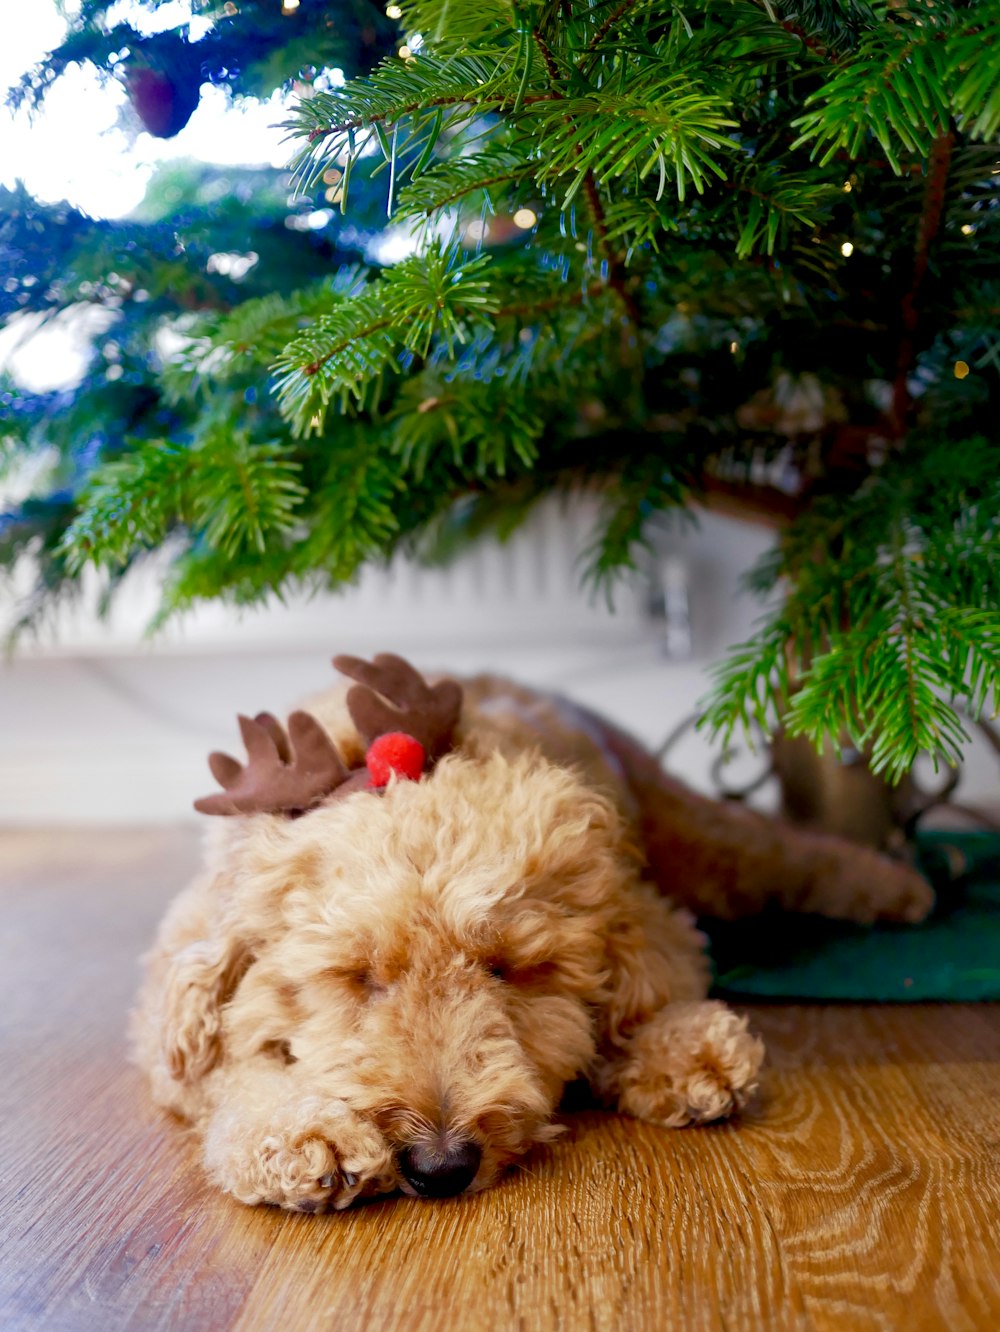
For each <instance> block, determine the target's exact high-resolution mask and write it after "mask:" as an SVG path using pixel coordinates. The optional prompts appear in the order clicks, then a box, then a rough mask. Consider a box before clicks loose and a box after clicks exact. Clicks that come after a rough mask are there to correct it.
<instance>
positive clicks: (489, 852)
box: [133, 656, 931, 1211]
mask: <svg viewBox="0 0 1000 1332" xmlns="http://www.w3.org/2000/svg"><path fill="white" fill-rule="evenodd" d="M338 664H339V665H340V666H341V669H343V670H345V671H346V672H347V673H349V674H351V675H353V676H354V677H355V679H358V680H360V681H361V682H362V684H361V686H360V687H359V686H355V688H354V690H352V691H351V695H350V696H349V697H348V696H346V694H345V691H344V690H338V691H333V692H331V693H330V694H328V695H326V696H323V697H321V698H319V699H316V700H314V701H313V702H312V703H311V705H310V708H309V713H308V714H303V713H297V714H293V717H292V719H291V721H290V723H289V728H288V735H287V736H286V735H285V733H284V732H283V731H282V729H281V728H280V727H279V726H278V725H277V723H276V722H275V721H274V719H273V718H270V717H268V716H267V715H266V714H262V716H261V717H260V718H258V719H257V721H256V722H246V720H245V719H244V722H243V728H244V737H245V739H246V740H247V746H248V751H249V754H250V760H249V762H248V764H247V765H246V767H245V768H241V766H240V765H239V764H238V763H236V761H235V760H233V759H228V758H226V757H225V756H222V755H213V758H212V766H213V771H214V772H215V774H216V776H217V777H218V778H219V780H220V782H221V783H222V784H223V786H224V787H225V788H226V790H225V791H224V792H220V793H219V794H217V795H216V796H213V797H209V798H207V799H206V800H204V801H201V802H199V806H200V807H201V808H203V809H206V810H208V811H209V812H214V813H227V814H230V815H233V816H234V817H230V818H227V819H225V820H224V822H223V823H222V824H221V825H220V826H219V828H218V829H217V831H216V835H215V836H214V838H213V839H212V841H211V842H210V845H209V848H208V864H207V868H206V870H205V872H204V874H203V875H201V876H200V877H199V878H198V879H197V880H196V881H195V882H194V883H193V884H192V885H191V886H190V887H189V888H188V889H187V890H186V891H185V892H183V893H182V894H181V896H180V897H179V898H177V900H176V901H175V902H174V903H173V905H172V907H171V908H170V910H169V912H168V914H167V916H166V918H165V920H164V921H163V924H162V926H161V928H160V931H159V935H158V938H157V942H156V945H155V947H154V949H153V951H152V953H151V955H150V956H149V958H148V969H147V976H146V981H145V984H144V987H143V990H142V993H141V996H140V1001H139V1005H138V1009H137V1011H136V1013H135V1015H134V1018H133V1039H134V1047H135V1051H136V1057H137V1059H138V1061H139V1063H140V1064H141V1065H142V1067H143V1068H144V1069H145V1070H146V1071H147V1073H148V1075H149V1077H150V1079H151V1083H152V1088H153V1093H154V1096H155V1098H156V1100H157V1101H158V1102H159V1104H161V1105H163V1106H165V1107H167V1108H168V1109H170V1110H173V1111H175V1112H177V1113H178V1114H180V1115H182V1116H184V1117H185V1118H186V1119H188V1120H190V1121H192V1123H193V1124H194V1125H195V1126H196V1128H197V1129H198V1131H199V1133H200V1135H201V1141H202V1144H203V1155H204V1162H205V1166H206V1168H207V1170H208V1173H209V1175H210V1176H211V1178H212V1179H213V1180H214V1181H215V1182H216V1183H217V1184H218V1185H219V1186H220V1187H221V1188H223V1189H225V1190H227V1191H228V1192H230V1193H232V1194H233V1195H235V1197H237V1198H239V1199H241V1200H242V1201H243V1202H247V1203H260V1202H267V1203H276V1204H279V1205H281V1206H284V1207H289V1208H294V1209H297V1210H300V1211H318V1210H322V1209H325V1208H342V1207H346V1206H347V1205H348V1204H349V1203H350V1202H352V1201H353V1200H354V1199H355V1198H357V1197H360V1196H363V1195H370V1194H373V1193H379V1192H385V1191H388V1190H392V1189H396V1188H401V1189H402V1190H403V1191H404V1192H407V1193H411V1194H417V1195H420V1196H430V1197H441V1196H447V1195H452V1194H457V1193H461V1192H464V1191H470V1192H471V1191H474V1190H478V1189H483V1188H486V1187H487V1186H489V1185H490V1184H492V1183H493V1182H494V1181H495V1180H496V1178H497V1176H498V1173H499V1172H500V1171H501V1170H502V1168H503V1167H504V1166H506V1165H507V1164H508V1163H509V1162H511V1161H513V1160H514V1159H515V1158H517V1157H519V1156H521V1155H522V1154H523V1153H525V1152H526V1151H527V1150H528V1149H529V1148H530V1147H532V1145H533V1144H535V1143H541V1142H545V1141H547V1140H549V1139H550V1138H551V1137H552V1136H553V1135H554V1133H555V1132H557V1130H556V1129H555V1128H554V1127H553V1125H552V1116H553V1113H554V1111H555V1109H556V1107H557V1105H558V1104H559V1101H560V1097H561V1095H562V1092H563V1089H564V1087H565V1085H566V1084H567V1082H569V1081H571V1080H573V1079H576V1078H579V1077H581V1076H582V1077H586V1078H587V1079H589V1081H590V1083H591V1085H592V1087H593V1088H594V1089H595V1091H596V1092H597V1093H598V1095H599V1096H600V1098H601V1099H602V1101H603V1102H604V1103H606V1104H608V1105H610V1106H614V1107H616V1108H617V1109H619V1110H621V1111H623V1112H624V1113H626V1114H632V1115H636V1116H639V1117H641V1118H643V1119H648V1120H652V1121H653V1122H655V1123H659V1124H663V1125H667V1126H671V1127H673V1126H680V1125H684V1124H689V1123H702V1122H705V1121H708V1120H713V1119H718V1118H720V1117H721V1116H725V1115H727V1114H729V1113H731V1112H732V1111H733V1110H734V1109H737V1108H739V1107H740V1106H741V1105H743V1104H744V1103H745V1101H746V1100H747V1098H748V1097H749V1096H750V1095H751V1093H752V1092H753V1090H754V1089H755V1087H756V1086H757V1080H758V1072H759V1069H760V1065H761V1060H762V1058H763V1053H764V1051H763V1046H762V1044H761V1042H760V1041H759V1040H758V1039H757V1038H756V1037H755V1036H753V1035H752V1034H751V1033H750V1032H749V1031H748V1030H747V1020H746V1019H745V1018H742V1017H739V1016H737V1015H736V1014H735V1013H734V1012H732V1011H731V1010H730V1009H728V1008H727V1007H726V1006H725V1005H724V1004H722V1003H719V1002H714V1001H710V1000H707V999H706V997H705V996H706V993H707V988H708V981H709V969H708V964H707V960H706V956H705V949H704V943H705V941H704V937H703V936H702V935H701V934H700V933H699V932H698V930H697V929H696V928H695V924H694V917H693V915H692V911H700V912H708V913H711V914H714V915H721V916H735V915H740V914H744V913H747V912H751V911H757V910H759V909H760V908H761V907H763V906H764V905H765V904H766V903H768V902H771V901H776V902H778V903H781V904H783V905H784V906H786V907H789V908H791V909H793V910H801V911H813V912H822V913H824V914H826V915H829V916H838V917H843V918H848V919H852V920H860V921H870V920H874V919H876V918H882V919H893V920H917V919H919V918H921V917H922V916H923V915H925V914H926V912H927V911H928V909H929V908H930V905H931V894H930V890H929V888H928V887H927V885H926V884H925V883H924V881H923V880H922V879H921V878H919V877H918V876H917V875H916V874H914V873H913V872H911V871H910V870H908V869H907V868H905V867H903V866H901V865H898V864H895V863H893V862H890V861H888V860H885V859H883V858H882V857H880V856H877V855H875V854H873V853H871V852H867V851H864V850H861V849H858V848H857V847H849V846H848V845H846V844H845V843H842V842H839V841H837V840H835V839H832V838H824V837H820V836H815V835H807V834H803V833H800V832H797V831H793V830H791V829H788V828H783V827H781V826H780V825H778V824H777V823H774V822H772V821H770V820H767V819H765V818H763V817H760V816H758V815H755V814H752V813H750V812H748V811H746V810H743V809H740V808H735V807H733V806H730V805H721V804H717V803H715V802H713V801H710V800H706V799H703V798H702V797H700V796H697V795H695V794H693V793H692V792H690V791H688V790H686V789H685V788H684V787H683V786H681V785H680V784H679V783H676V782H673V781H671V780H670V779H668V778H667V777H665V776H664V774H663V773H662V771H661V770H660V768H659V766H658V765H657V764H656V763H655V761H654V760H653V759H652V758H651V757H650V756H649V755H648V754H646V753H645V752H644V751H643V750H642V749H641V747H640V746H639V745H638V744H637V743H636V742H634V741H632V740H630V739H629V738H628V737H627V736H625V735H623V734H622V733H621V732H619V731H617V730H616V729H615V728H613V727H611V726H609V725H608V724H606V723H605V722H603V721H601V720H600V719H598V718H596V717H594V716H593V715H591V714H589V713H586V712H584V711H582V710H580V709H578V708H575V707H573V706H572V705H571V704H568V703H567V702H566V701H564V700H560V699H557V698H551V697H544V696H542V695H539V694H537V693H534V692H531V691H529V690H526V689H523V688H520V687H518V686H515V685H512V684H510V683H508V682H505V681H502V680H498V679H492V678H487V677H480V678H478V679H475V680H472V681H467V682H466V683H465V686H464V697H463V695H462V692H461V691H459V689H458V688H457V687H456V686H455V685H454V684H449V683H446V684H442V685H439V686H437V687H436V688H437V689H438V690H439V691H441V693H440V694H439V695H438V694H435V692H434V690H430V689H428V688H427V686H426V685H424V682H423V681H422V680H420V678H419V677H417V676H416V675H415V672H412V670H411V669H410V668H408V667H406V665H405V663H402V662H400V661H399V659H398V658H392V657H388V656H385V657H380V658H376V663H375V665H369V664H367V663H363V662H358V661H357V660H355V659H351V658H343V659H338ZM407 672H408V674H407ZM387 700H388V701H387ZM428 700H431V702H432V703H433V706H427V707H425V706H424V705H425V704H427V703H428ZM439 705H440V706H439ZM400 708H401V709H402V711H400V710H399V709H400ZM421 708H424V712H425V713H426V714H427V715H426V716H422V717H421V716H418V714H419V713H420V712H421ZM459 708H460V715H459ZM408 709H409V710H408ZM435 709H436V711H435ZM430 714H434V715H433V716H431V715H430ZM394 718H395V719H401V720H402V721H403V722H404V723H406V725H405V726H400V727H399V729H400V730H404V729H405V730H406V731H408V732H409V736H395V737H393V736H385V732H386V731H389V730H392V729H393V719H394ZM317 722H318V723H319V725H317ZM435 728H436V729H435ZM373 736H374V737H375V738H376V743H375V744H371V745H370V747H369V744H370V742H371V741H372V739H373ZM379 737H382V738H381V739H379ZM331 739H332V741H333V742H334V743H331ZM449 744H450V745H451V752H445V751H446V750H447V749H448V747H449ZM380 745H381V746H382V750H383V751H386V752H388V760H387V761H388V770H387V772H386V773H384V774H383V775H382V776H381V777H377V776H376V766H377V765H376V758H377V757H378V755H377V754H376V752H375V751H376V750H378V749H379V746H380ZM400 746H402V749H400ZM413 746H417V751H416V752H418V753H419V756H420V758H424V757H426V759H427V765H428V767H429V768H430V770H429V771H427V772H426V773H425V775H423V776H420V777H419V780H407V777H408V776H409V777H411V778H412V777H414V776H419V770H420V763H419V760H418V764H417V772H412V771H409V770H408V767H407V765H408V763H409V762H410V760H409V759H408V758H407V754H408V753H409V752H410V750H411V749H412V748H413ZM404 751H406V752H404ZM401 754H402V757H400V755H401ZM366 757H367V761H368V766H367V767H365V766H364V765H365V760H366ZM384 758H385V754H384V753H383V759H384ZM435 760H436V766H432V765H434V764H435ZM411 766H412V765H411ZM373 783H375V784H374V785H373ZM299 814H303V817H295V816H296V815H299Z"/></svg>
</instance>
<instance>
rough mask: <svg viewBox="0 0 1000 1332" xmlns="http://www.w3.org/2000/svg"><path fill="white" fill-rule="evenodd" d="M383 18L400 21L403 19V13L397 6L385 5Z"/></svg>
mask: <svg viewBox="0 0 1000 1332" xmlns="http://www.w3.org/2000/svg"><path fill="white" fill-rule="evenodd" d="M385 16H386V18H391V19H401V18H402V17H403V11H402V10H401V9H400V7H399V5H386V7H385Z"/></svg>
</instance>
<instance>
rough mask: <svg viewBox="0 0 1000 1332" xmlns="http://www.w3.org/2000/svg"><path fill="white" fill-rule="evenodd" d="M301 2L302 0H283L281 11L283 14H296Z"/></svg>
mask: <svg viewBox="0 0 1000 1332" xmlns="http://www.w3.org/2000/svg"><path fill="white" fill-rule="evenodd" d="M300 3H301V0H281V12H282V13H283V14H294V13H295V11H296V10H297V9H298V7H299V4H300Z"/></svg>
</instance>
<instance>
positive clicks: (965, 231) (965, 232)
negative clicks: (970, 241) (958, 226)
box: [962, 222, 976, 236]
mask: <svg viewBox="0 0 1000 1332" xmlns="http://www.w3.org/2000/svg"><path fill="white" fill-rule="evenodd" d="M975 229H976V228H975V227H974V226H973V225H972V223H971V222H966V224H965V226H964V227H963V228H962V235H963V236H971V235H972V233H973V232H974V231H975Z"/></svg>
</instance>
